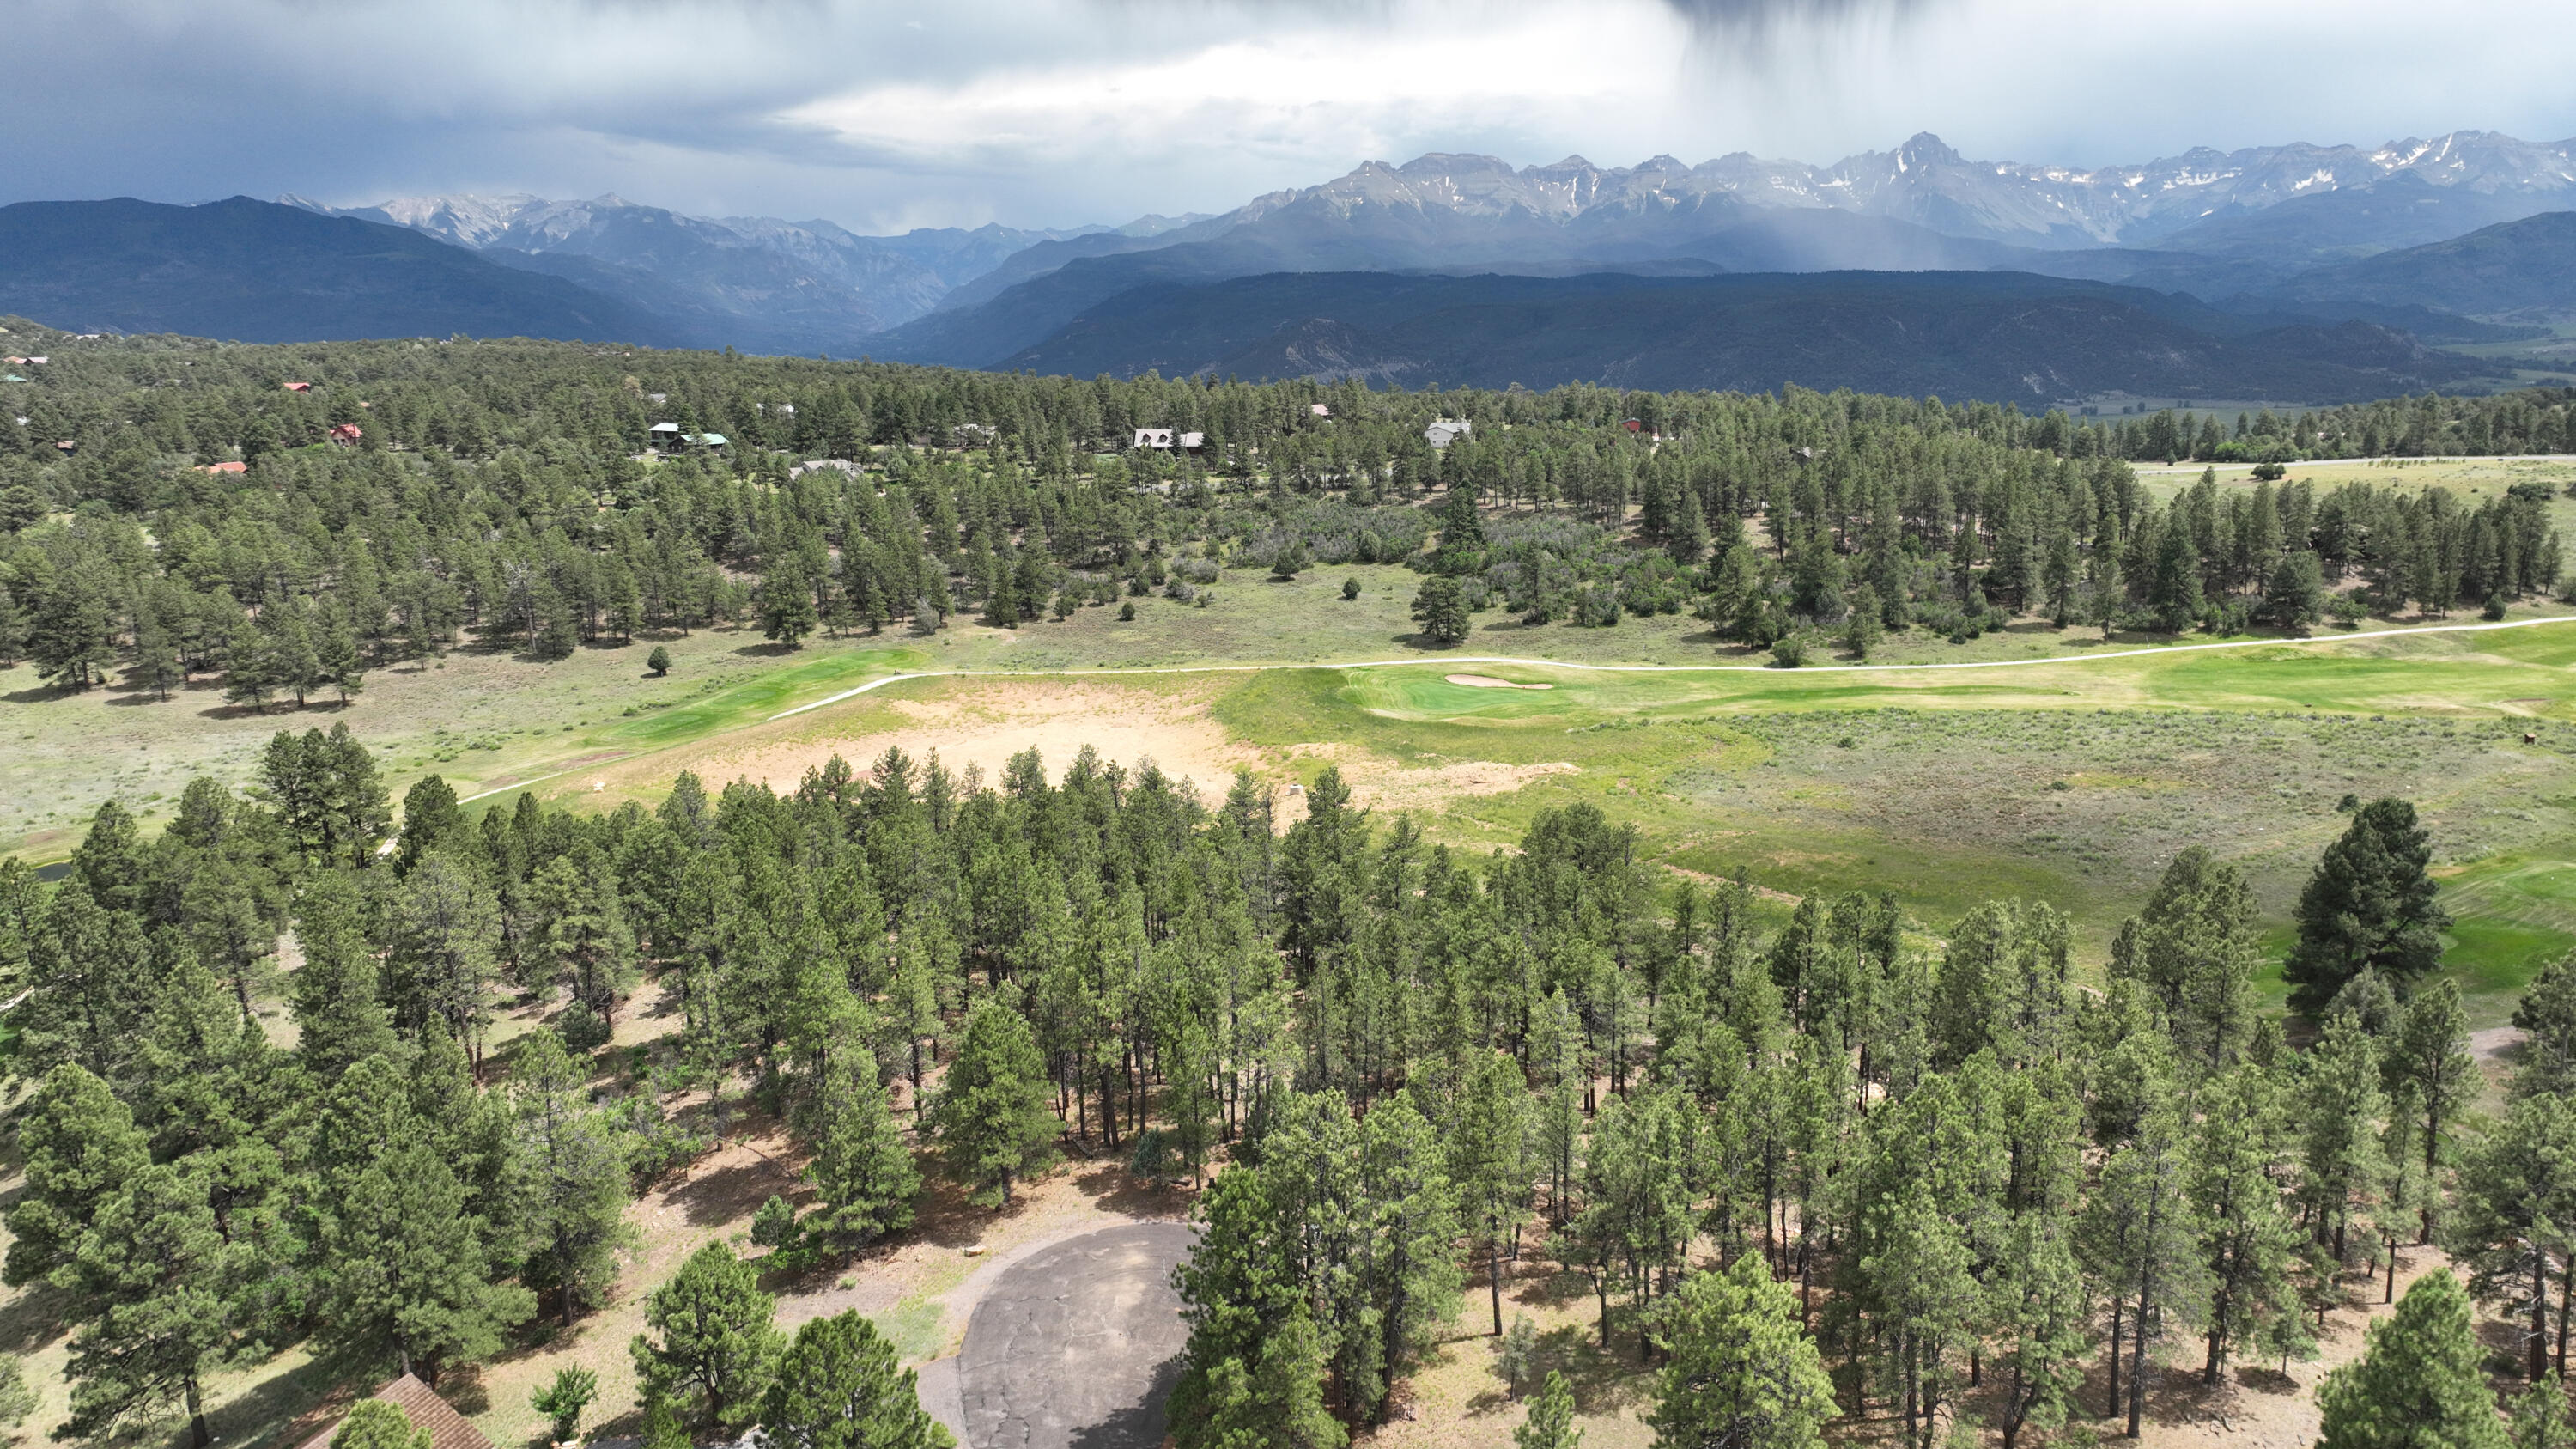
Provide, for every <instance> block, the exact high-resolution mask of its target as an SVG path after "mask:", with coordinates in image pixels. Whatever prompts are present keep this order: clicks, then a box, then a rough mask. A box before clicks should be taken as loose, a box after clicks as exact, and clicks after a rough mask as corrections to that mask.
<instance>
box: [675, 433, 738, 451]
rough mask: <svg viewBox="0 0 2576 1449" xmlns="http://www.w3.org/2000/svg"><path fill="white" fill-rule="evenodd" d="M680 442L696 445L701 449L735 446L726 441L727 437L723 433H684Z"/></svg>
mask: <svg viewBox="0 0 2576 1449" xmlns="http://www.w3.org/2000/svg"><path fill="white" fill-rule="evenodd" d="M680 441H681V442H684V443H694V444H696V445H697V446H699V447H701V448H728V447H731V446H733V445H732V444H731V443H729V442H727V441H726V439H725V435H724V434H722V433H683V434H681V435H680Z"/></svg>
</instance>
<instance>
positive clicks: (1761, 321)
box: [1001, 272, 2476, 405]
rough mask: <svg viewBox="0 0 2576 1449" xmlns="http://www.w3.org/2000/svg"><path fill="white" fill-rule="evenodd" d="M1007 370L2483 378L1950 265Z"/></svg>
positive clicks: (1661, 290) (1167, 293)
mask: <svg viewBox="0 0 2576 1449" xmlns="http://www.w3.org/2000/svg"><path fill="white" fill-rule="evenodd" d="M1001 366H1002V368H1003V369H1005V370H1017V369H1021V368H1029V369H1034V370H1037V371H1041V372H1052V373H1059V374H1064V375H1069V376H1077V377H1081V376H1091V375H1093V374H1096V373H1102V372H1107V373H1111V374H1113V375H1117V376H1127V377H1132V376H1137V375H1140V374H1142V373H1144V372H1147V371H1149V370H1150V371H1159V372H1161V373H1163V374H1164V375H1166V376H1178V375H1192V374H1212V375H1216V376H1242V377H1247V378H1269V377H1316V378H1323V379H1339V378H1344V377H1358V378H1365V379H1368V380H1369V381H1371V382H1373V383H1378V384H1401V385H1404V386H1409V387H1420V386H1425V385H1429V384H1433V383H1437V384H1439V385H1440V386H1442V387H1504V386H1508V385H1510V384H1512V383H1515V382H1517V383H1521V384H1524V385H1529V386H1545V385H1547V384H1550V383H1554V382H1559V381H1565V380H1585V381H1593V382H1600V383H1604V384H1608V385H1613V386H1620V387H1636V388H1654V389H1700V388H1706V389H1715V390H1728V389H1733V390H1742V391H1767V390H1771V389H1775V388H1777V387H1779V386H1780V385H1781V384H1783V383H1789V382H1795V383H1798V384H1801V385H1803V386H1808V387H1815V388H1823V389H1831V388H1837V387H1850V388H1855V389H1859V390H1863V391H1877V392H1897V393H1907V394H1914V395H1922V394H1927V393H1935V394H1939V395H1941V396H1943V397H1974V398H1986V399H1992V400H1997V401H2002V400H2019V401H2021V402H2023V403H2025V404H2026V405H2027V404H2046V403H2048V402H2050V401H2053V400H2058V399H2065V398H2074V397H2084V396H2089V395H2093V394H2096V393H2101V392H2108V391H2115V390H2116V391H2125V392H2130V393H2136V394H2140V395H2149V396H2192V395H2206V396H2227V397H2277V398H2282V399H2286V400H2298V401H2310V402H2328V401H2338V400H2344V399H2350V398H2356V397H2362V396H2373V395H2382V394H2386V393H2390V392H2400V391H2406V390H2410V389H2416V388H2422V387H2427V386H2435V385H2441V384H2445V383H2455V382H2458V381H2461V380H2463V379H2465V378H2468V377H2471V376H2474V375H2475V371H2476V369H2475V366H2474V364H2470V363H2468V362H2466V361H2464V360H2462V359H2459V358H2456V357H2453V356H2451V355H2449V354H2445V353H2439V352H2434V351H2431V350H2429V349H2427V348H2425V347H2423V346H2422V345H2421V344H2419V343H2416V342H2415V341H2413V339H2411V338H2409V337H2407V336H2405V335H2404V334H2401V333H2396V332H2392V331H2389V330H2387V329H2385V328H2379V327H2374V326H2370V325H2368V324H2358V323H2355V324H2346V325H2343V326H2340V327H2334V328H2320V327H2311V326H2276V327H2270V328H2263V329H2260V330H2256V329H2254V328H2251V327H2249V326H2247V324H2245V323H2243V322H2242V321H2241V320H2238V319H2233V318H2228V317H2225V316H2223V315H2221V314H2217V313H2214V312H2211V311H2210V310H2209V309H2206V308H2202V307H2199V306H2197V305H2196V304H2193V303H2190V302H2189V301H2188V300H2186V299H2176V298H2169V297H2162V296H2158V295H2157V294H2155V293H2151V292H2143V291H2138V290H2134V289H2126V288H2116V287H2107V286H2101V285H2097V284H2089V283H2076V282H2066V281H2061V280H2058V279H2054V278H2045V277H2036V276H2029V275H2025V274H2018V273H1948V272H1924V273H1860V272H1842V273H1825V274H1819V275H1814V276H1782V275H1776V274H1766V275H1753V276H1724V277H1698V278H1688V277H1685V278H1669V279H1658V278H1639V277H1630V276H1619V275H1591V276H1580V277H1571V278H1561V279H1557V278H1533V277H1505V276H1479V277H1424V276H1417V277H1395V276H1386V275H1382V274H1366V273H1307V274H1278V275H1271V276H1262V277H1247V278H1239V279H1235V280H1230V281H1226V282H1220V283H1215V284H1211V285H1206V286H1200V287H1194V288H1186V289H1165V290H1144V291H1136V292H1130V293H1127V294H1124V295H1122V296H1119V297H1116V298H1113V299H1111V300H1109V301H1108V302H1107V303H1105V304H1104V305H1102V306H1100V307H1098V308H1096V309H1094V311H1093V312H1092V313H1091V314H1089V315H1087V316H1085V317H1083V318H1081V319H1079V320H1077V321H1075V322H1073V323H1072V324H1070V325H1068V326H1067V327H1066V328H1064V329H1063V330H1062V331H1060V332H1059V333H1057V334H1056V335H1055V336H1053V337H1051V338H1049V339H1048V340H1047V341H1045V342H1044V343H1041V344H1039V345H1037V346H1034V347H1030V348H1027V349H1025V350H1023V351H1021V352H1019V353H1017V354H1015V355H1013V356H1011V357H1009V358H1008V359H1006V360H1004V361H1003V362H1002V363H1001Z"/></svg>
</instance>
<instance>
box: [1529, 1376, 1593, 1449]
mask: <svg viewBox="0 0 2576 1449" xmlns="http://www.w3.org/2000/svg"><path fill="white" fill-rule="evenodd" d="M1512 1443H1513V1445H1514V1446H1515V1449H1583V1431H1582V1430H1580V1429H1578V1428H1576V1427H1574V1390H1573V1388H1572V1387H1570V1386H1569V1385H1568V1384H1567V1383H1566V1382H1565V1375H1563V1374H1561V1373H1558V1372H1557V1371H1556V1370H1554V1369H1550V1370H1548V1372H1547V1382H1546V1383H1544V1384H1542V1385H1540V1386H1539V1391H1538V1396H1537V1397H1536V1398H1533V1399H1531V1400H1530V1406H1529V1417H1527V1418H1525V1419H1523V1420H1522V1421H1521V1422H1520V1423H1519V1425H1517V1426H1516V1427H1515V1428H1513V1430H1512Z"/></svg>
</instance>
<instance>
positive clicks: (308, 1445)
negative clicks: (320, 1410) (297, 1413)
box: [300, 1374, 492, 1449]
mask: <svg viewBox="0 0 2576 1449" xmlns="http://www.w3.org/2000/svg"><path fill="white" fill-rule="evenodd" d="M375 1397H377V1398H379V1399H382V1400H384V1401H385V1402H386V1403H388V1404H391V1405H393V1406H394V1407H396V1408H398V1409H400V1410H402V1411H403V1417H404V1418H406V1419H409V1420H411V1426H412V1427H413V1428H414V1429H426V1430H428V1431H429V1449H492V1441H491V1440H489V1439H486V1438H484V1437H483V1431H482V1430H480V1429H477V1428H475V1427H474V1426H473V1425H472V1424H470V1423H467V1422H466V1419H465V1416H464V1415H463V1414H460V1413H458V1412H456V1411H455V1410H454V1409H451V1408H449V1407H448V1406H447V1401H446V1400H445V1399H442V1398H440V1397H439V1396H438V1395H437V1394H436V1393H434V1392H432V1391H431V1389H430V1387H429V1385H427V1384H425V1383H422V1382H421V1381H420V1380H419V1379H417V1378H415V1377H413V1376H412V1375H410V1374H404V1375H403V1376H402V1377H401V1378H398V1379H396V1380H394V1381H393V1382H392V1383H389V1384H387V1385H385V1386H384V1387H383V1388H381V1389H378V1390H376V1393H375ZM339 1432H340V1421H339V1420H337V1419H335V1420H333V1421H332V1422H331V1426H330V1427H329V1428H327V1429H324V1430H323V1431H322V1432H321V1433H319V1434H316V1435H314V1436H313V1437H312V1438H310V1439H307V1440H305V1441H304V1443H303V1444H302V1445H301V1446H300V1449H330V1444H331V1436H332V1435H334V1434H337V1433H339Z"/></svg>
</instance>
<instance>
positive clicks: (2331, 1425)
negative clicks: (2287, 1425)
mask: <svg viewBox="0 0 2576 1449" xmlns="http://www.w3.org/2000/svg"><path fill="white" fill-rule="evenodd" d="M2478 1359H2479V1350H2478V1342H2477V1336H2476V1334H2475V1333H2474V1332H2472V1331H2471V1326H2470V1322H2469V1298H2468V1295H2467V1294H2466V1293H2463V1292H2462V1291H2461V1290H2460V1280H2458V1279H2457V1278H2454V1277H2452V1276H2451V1275H2450V1274H2448V1273H2444V1272H2434V1273H2427V1274H2425V1275H2424V1276H2423V1277H2421V1278H2418V1279H2416V1280H2415V1284H2414V1286H2413V1287H2410V1288H2408V1289H2407V1290H2406V1296H2405V1298H2403V1299H2401V1300H2400V1301H2399V1302H2398V1305H2397V1313H2396V1316H2395V1317H2392V1318H2386V1319H2382V1320H2380V1321H2379V1322H2377V1323H2373V1324H2372V1325H2370V1339H2369V1346H2368V1347H2367V1348H2365V1349H2364V1350H2363V1352H2362V1356H2361V1358H2360V1359H2359V1360H2357V1361H2355V1362H2353V1363H2349V1364H2346V1365H2344V1366H2343V1367H2342V1368H2339V1369H2336V1370H2335V1371H2334V1372H2333V1373H2331V1374H2328V1375H2327V1376H2326V1381H2325V1382H2324V1383H2323V1384H2321V1385H2319V1386H2318V1388H2317V1406H2318V1408H2319V1409H2320V1410H2322V1411H2323V1413H2324V1418H2325V1422H2324V1424H2323V1426H2322V1427H2321V1428H2320V1430H2319V1431H2318V1435H2317V1446H2318V1449H2506V1444H2507V1439H2506V1435H2505V1430H2504V1423H2503V1421H2502V1420H2500V1419H2499V1418H2497V1416H2496V1406H2495V1396H2494V1395H2493V1394H2491V1393H2489V1392H2488V1390H2487V1383H2486V1375H2485V1374H2484V1373H2483V1372H2482V1371H2481V1370H2480V1368H2479V1365H2478Z"/></svg>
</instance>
